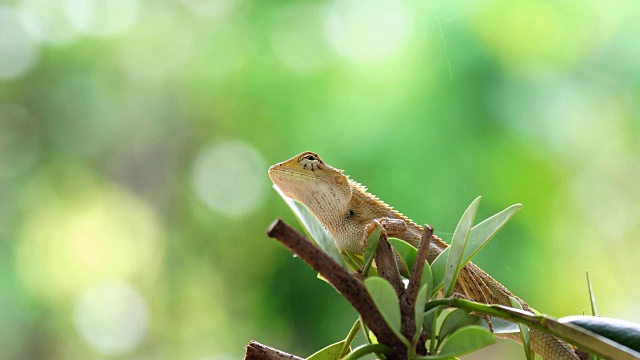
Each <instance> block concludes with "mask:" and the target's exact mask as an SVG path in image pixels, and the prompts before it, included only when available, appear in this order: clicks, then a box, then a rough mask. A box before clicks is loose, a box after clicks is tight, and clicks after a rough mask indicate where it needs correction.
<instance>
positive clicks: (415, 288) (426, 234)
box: [407, 224, 433, 306]
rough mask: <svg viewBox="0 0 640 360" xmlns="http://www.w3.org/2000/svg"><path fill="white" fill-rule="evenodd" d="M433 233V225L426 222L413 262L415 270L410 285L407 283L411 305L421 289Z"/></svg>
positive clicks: (412, 272)
mask: <svg viewBox="0 0 640 360" xmlns="http://www.w3.org/2000/svg"><path fill="white" fill-rule="evenodd" d="M432 235H433V227H432V226H431V225H426V224H425V225H424V230H423V232H422V241H420V246H419V247H418V254H417V255H416V259H415V261H414V262H413V270H412V271H411V277H410V278H409V285H407V298H408V299H409V304H410V305H411V306H413V304H415V303H416V298H417V297H418V292H419V291H420V279H422V270H423V269H424V262H425V261H426V260H427V253H428V252H429V246H431V236H432Z"/></svg>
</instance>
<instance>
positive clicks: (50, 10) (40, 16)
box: [19, 0, 78, 45]
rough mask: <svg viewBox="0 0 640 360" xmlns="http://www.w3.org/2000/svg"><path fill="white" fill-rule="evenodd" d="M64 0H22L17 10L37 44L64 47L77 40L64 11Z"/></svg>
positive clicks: (76, 33) (76, 34) (75, 32)
mask: <svg viewBox="0 0 640 360" xmlns="http://www.w3.org/2000/svg"><path fill="white" fill-rule="evenodd" d="M64 1H65V0H22V1H20V5H19V10H20V12H21V13H22V14H23V17H24V18H25V20H26V21H27V24H28V28H29V32H30V33H31V34H32V35H33V36H34V37H35V38H36V39H37V40H38V42H42V43H46V44H52V45H66V44H69V43H71V42H73V41H75V40H76V39H77V38H78V32H77V31H76V30H75V29H74V28H73V26H72V25H71V22H69V18H68V17H67V15H66V13H65V9H64Z"/></svg>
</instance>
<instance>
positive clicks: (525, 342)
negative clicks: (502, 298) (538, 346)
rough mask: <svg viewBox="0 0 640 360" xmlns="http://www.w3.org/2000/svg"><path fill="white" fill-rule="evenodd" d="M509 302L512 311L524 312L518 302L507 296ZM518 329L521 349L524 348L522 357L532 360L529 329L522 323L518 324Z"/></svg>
mask: <svg viewBox="0 0 640 360" xmlns="http://www.w3.org/2000/svg"><path fill="white" fill-rule="evenodd" d="M509 301H511V306H512V307H513V308H514V309H518V310H524V309H523V308H522V304H520V303H519V302H518V300H516V299H515V298H514V297H512V296H509ZM518 327H519V328H520V339H522V347H523V348H524V355H525V356H526V358H527V360H531V359H532V358H534V357H535V355H533V351H532V349H531V340H530V337H529V327H528V326H527V325H526V324H523V323H518Z"/></svg>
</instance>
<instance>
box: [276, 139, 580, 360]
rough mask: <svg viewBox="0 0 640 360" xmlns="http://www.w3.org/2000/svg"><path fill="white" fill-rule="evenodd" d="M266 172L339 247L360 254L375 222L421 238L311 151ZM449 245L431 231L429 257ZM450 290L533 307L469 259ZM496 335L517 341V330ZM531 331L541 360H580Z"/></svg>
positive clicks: (417, 229) (413, 239) (415, 241)
mask: <svg viewBox="0 0 640 360" xmlns="http://www.w3.org/2000/svg"><path fill="white" fill-rule="evenodd" d="M269 177H270V178H271V181H272V182H273V183H274V184H275V185H276V186H278V187H279V188H280V189H281V190H282V192H283V193H284V194H285V195H287V196H288V197H291V198H292V199H294V200H296V201H299V202H301V203H302V204H304V205H305V206H306V207H307V208H309V210H310V211H311V212H312V213H313V214H314V215H315V216H316V217H317V218H318V220H319V221H320V222H321V223H322V224H323V226H324V227H325V228H326V229H327V231H328V232H329V234H330V235H331V236H332V237H333V238H334V240H335V243H336V246H337V248H338V250H340V251H343V250H348V251H350V252H352V253H354V254H362V252H363V246H364V241H365V239H366V238H367V236H368V235H369V234H370V233H371V231H372V229H373V227H372V224H373V223H374V221H378V222H380V223H383V224H386V225H388V227H387V229H386V230H387V233H388V235H389V236H392V237H395V238H399V239H402V240H404V241H407V242H408V243H410V244H411V245H413V246H415V247H418V245H419V243H420V239H421V236H422V227H421V226H419V225H418V224H416V223H414V222H413V221H411V220H410V219H409V218H407V217H406V216H404V215H402V214H401V213H399V212H397V211H396V210H394V209H393V208H391V207H390V206H389V205H387V204H385V203H384V202H382V201H380V200H379V199H378V198H377V197H375V196H374V195H372V194H370V193H368V192H367V189H366V188H365V187H364V186H362V185H361V184H359V183H357V182H355V181H353V180H350V179H349V178H348V177H347V176H345V175H344V174H343V172H342V170H338V169H335V168H333V167H332V166H330V165H328V164H326V163H325V162H323V161H322V159H320V157H319V156H318V155H317V154H315V153H312V152H303V153H302V154H300V155H298V156H295V157H293V158H291V159H289V160H287V161H284V162H281V163H278V164H275V165H273V166H272V167H271V168H270V169H269ZM448 246H449V245H448V244H446V243H445V242H444V241H442V240H441V239H440V238H438V237H437V236H433V238H432V239H431V246H430V248H429V251H428V255H427V261H428V262H429V263H432V262H433V261H434V260H435V258H436V257H437V256H438V255H439V254H440V253H441V252H442V251H443V250H444V249H446V248H447V247H448ZM454 291H455V292H457V293H460V294H464V296H466V297H467V298H469V299H471V300H474V301H478V302H481V303H486V304H500V305H505V306H511V302H510V300H509V297H514V298H516V299H517V300H518V302H520V304H521V305H522V307H523V309H524V310H527V311H531V312H532V309H531V308H530V307H529V305H527V304H526V303H525V302H524V301H522V300H521V299H520V298H518V297H516V296H515V295H513V294H512V293H511V292H510V291H509V290H507V289H506V288H505V287H504V286H502V284H500V283H499V282H497V281H496V280H494V279H493V278H492V277H491V276H489V275H488V274H487V273H485V272H484V271H482V270H481V269H480V268H479V267H477V266H476V265H474V264H473V263H471V262H469V263H467V265H466V266H465V267H464V268H463V269H462V270H461V271H460V274H459V276H458V280H457V282H456V285H455V287H454ZM498 336H500V337H504V338H509V339H512V340H515V341H518V342H520V336H519V334H501V335H498ZM530 336H531V344H532V348H533V350H534V351H535V352H536V353H538V354H539V355H540V356H542V357H543V358H545V359H549V360H556V359H558V360H565V359H578V357H577V355H576V354H575V352H574V351H573V350H572V349H571V347H569V345H567V344H566V343H564V342H562V341H561V340H559V339H557V338H555V337H553V336H551V335H549V334H546V333H544V332H542V331H539V330H537V329H531V332H530Z"/></svg>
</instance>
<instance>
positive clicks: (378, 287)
mask: <svg viewBox="0 0 640 360" xmlns="http://www.w3.org/2000/svg"><path fill="white" fill-rule="evenodd" d="M364 285H365V286H366V288H367V290H368V291H369V294H371V297H372V298H373V301H374V302H375V303H376V306H377V307H378V310H380V313H381V314H382V317H384V319H385V320H386V321H387V324H389V327H390V328H391V329H392V330H394V332H396V331H397V332H398V333H400V326H401V323H400V303H399V301H398V297H397V296H396V291H395V290H394V289H393V286H392V285H391V284H390V283H389V282H388V281H387V280H385V279H383V278H381V277H378V276H370V277H368V278H366V279H364Z"/></svg>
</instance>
